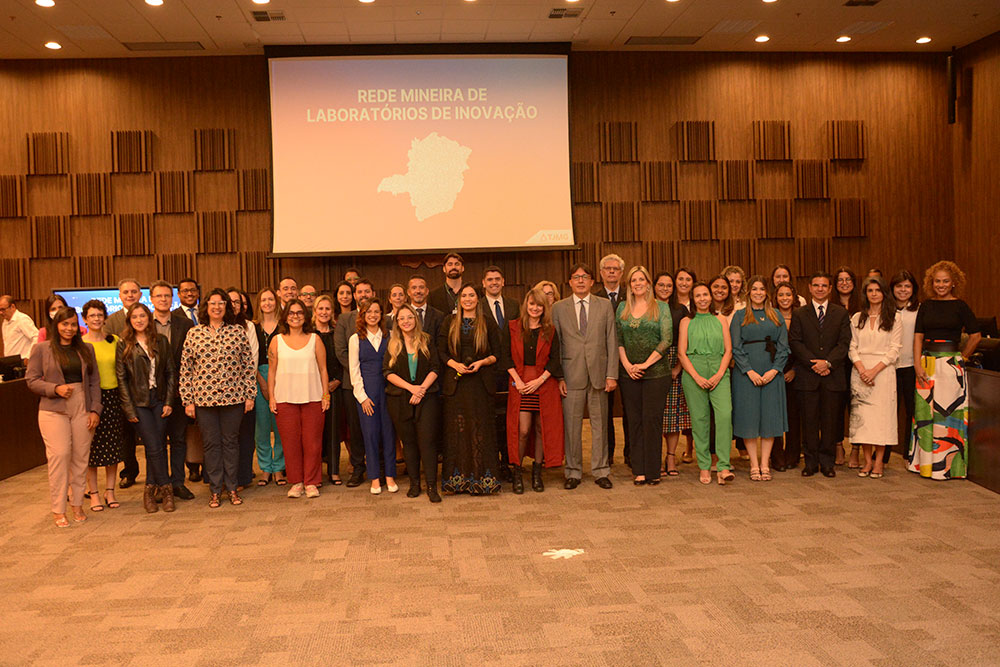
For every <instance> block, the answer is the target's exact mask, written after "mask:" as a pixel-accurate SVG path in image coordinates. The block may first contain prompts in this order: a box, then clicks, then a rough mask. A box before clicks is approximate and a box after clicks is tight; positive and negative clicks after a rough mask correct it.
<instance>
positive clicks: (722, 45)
mask: <svg viewBox="0 0 1000 667" xmlns="http://www.w3.org/2000/svg"><path fill="white" fill-rule="evenodd" d="M845 1H846V0H777V2H773V3H764V2H763V1H762V0H678V1H677V2H666V1H665V0H579V1H578V2H573V3H571V2H568V1H567V0H474V1H473V2H467V1H465V0H374V2H373V3H371V4H361V3H360V2H359V1H358V0H271V2H270V3H269V4H267V5H256V4H253V3H252V2H251V0H163V5H162V6H161V7H151V6H148V5H146V4H145V2H144V1H143V0H55V3H56V5H55V7H53V8H42V7H38V6H36V5H35V3H34V0H0V59H9V58H106V57H147V56H151V55H196V54H202V55H232V54H260V53H263V46H264V45H271V44H364V43H386V44H389V43H400V44H402V43H435V42H525V41H533V42H537V41H570V42H572V43H573V48H574V49H575V50H640V49H645V50H650V49H656V50H676V51H765V52H766V51H945V50H949V49H951V47H953V46H956V47H960V46H964V45H966V44H969V43H971V42H974V41H976V40H978V39H980V38H982V37H985V36H987V35H990V34H992V33H994V32H997V31H1000V1H998V0H880V1H879V2H878V4H876V5H875V6H873V7H863V6H862V7H846V6H844V2H845ZM554 8H566V9H571V10H572V9H579V10H580V11H581V14H580V16H579V17H576V18H558V19H553V18H549V13H550V12H551V10H552V9H554ZM255 10H256V11H260V10H267V11H272V12H273V11H281V12H283V13H284V15H285V20H284V21H274V22H268V23H260V22H257V21H255V20H254V19H253V18H252V16H251V12H252V11H255ZM760 34H767V35H769V36H770V38H771V39H770V41H769V42H767V43H766V44H757V43H755V42H754V37H756V36H757V35H760ZM842 34H848V35H851V36H852V37H853V39H852V41H850V42H849V43H847V44H837V43H836V42H835V41H834V40H835V38H836V37H837V36H838V35H842ZM925 35H926V36H930V37H931V38H932V39H933V41H932V42H931V43H930V44H926V45H918V44H916V43H915V41H914V40H915V39H916V38H917V37H920V36H925ZM634 36H635V37H678V36H683V37H699V38H700V39H699V40H698V42H697V43H696V44H694V45H691V46H670V47H664V46H645V47H636V46H627V45H626V41H627V40H628V39H629V38H630V37H634ZM50 40H53V41H57V42H59V43H60V44H62V46H63V48H62V49H61V50H59V51H51V50H49V49H46V48H44V46H43V45H44V43H45V42H47V41H50ZM126 42H128V43H131V42H156V43H163V42H198V43H200V44H201V45H202V46H203V47H204V48H203V49H200V50H194V51H192V50H181V51H176V50H174V51H151V52H150V51H130V50H129V49H127V48H126V47H125V46H123V43H126Z"/></svg>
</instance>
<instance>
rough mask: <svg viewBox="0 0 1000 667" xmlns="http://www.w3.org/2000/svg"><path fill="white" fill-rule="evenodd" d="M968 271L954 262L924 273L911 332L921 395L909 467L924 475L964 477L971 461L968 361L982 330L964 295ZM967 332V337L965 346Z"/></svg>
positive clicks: (938, 265) (932, 267) (917, 408)
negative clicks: (922, 296) (921, 295)
mask: <svg viewBox="0 0 1000 667" xmlns="http://www.w3.org/2000/svg"><path fill="white" fill-rule="evenodd" d="M965 282H966V281H965V274H964V273H963V272H962V270H961V269H960V268H958V265H957V264H955V263H954V262H948V261H941V262H937V263H935V264H934V265H933V266H931V267H930V268H929V269H927V272H926V273H925V274H924V292H925V293H926V294H927V296H928V297H929V298H928V299H927V300H925V301H924V302H923V303H921V304H920V310H918V311H917V321H916V324H915V326H914V333H913V358H914V360H915V361H916V362H917V363H916V364H915V366H916V368H915V370H916V375H917V394H916V404H915V406H914V416H913V442H912V444H911V446H910V456H909V459H910V460H909V469H910V471H911V472H915V473H919V474H920V476H921V477H930V478H931V479H956V478H963V477H965V476H966V472H967V470H966V469H967V466H968V462H969V451H968V447H967V442H968V428H969V409H968V408H969V395H968V384H967V380H966V378H965V363H966V361H968V359H969V356H971V355H972V353H973V352H975V350H976V346H977V345H978V344H979V340H980V339H981V338H982V334H981V333H980V332H979V322H977V321H976V316H975V314H974V313H973V312H972V309H971V308H969V305H968V304H967V303H965V301H963V300H962V299H961V298H960V297H961V296H962V293H963V292H964V290H965ZM963 331H964V332H965V333H966V334H968V340H966V341H965V344H964V345H963V344H962V333H963Z"/></svg>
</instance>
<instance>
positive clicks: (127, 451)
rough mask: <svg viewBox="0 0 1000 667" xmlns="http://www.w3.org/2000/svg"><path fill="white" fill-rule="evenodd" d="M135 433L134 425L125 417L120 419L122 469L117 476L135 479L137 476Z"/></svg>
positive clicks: (137, 463)
mask: <svg viewBox="0 0 1000 667" xmlns="http://www.w3.org/2000/svg"><path fill="white" fill-rule="evenodd" d="M135 447H136V435H135V426H134V425H133V424H132V422H130V421H128V420H127V419H124V418H123V419H122V469H121V471H120V472H119V473H118V476H119V477H121V478H122V479H125V478H126V477H127V478H129V479H135V478H136V477H138V476H139V459H137V458H136V457H135Z"/></svg>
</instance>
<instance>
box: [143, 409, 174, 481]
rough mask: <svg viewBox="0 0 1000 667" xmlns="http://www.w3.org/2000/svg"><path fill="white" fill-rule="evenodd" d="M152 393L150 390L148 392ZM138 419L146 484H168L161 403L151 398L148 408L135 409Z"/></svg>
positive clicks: (165, 425)
mask: <svg viewBox="0 0 1000 667" xmlns="http://www.w3.org/2000/svg"><path fill="white" fill-rule="evenodd" d="M150 393H152V390H150ZM135 414H136V416H137V417H139V423H138V424H136V425H135V426H136V431H137V432H138V434H139V437H140V438H142V447H143V449H144V450H145V452H146V484H155V485H156V486H163V485H164V484H170V473H169V472H168V471H167V419H165V418H163V417H162V416H161V415H162V414H163V403H162V402H161V401H159V400H157V399H156V397H155V396H154V397H152V398H151V400H150V401H149V407H148V408H142V407H136V409H135Z"/></svg>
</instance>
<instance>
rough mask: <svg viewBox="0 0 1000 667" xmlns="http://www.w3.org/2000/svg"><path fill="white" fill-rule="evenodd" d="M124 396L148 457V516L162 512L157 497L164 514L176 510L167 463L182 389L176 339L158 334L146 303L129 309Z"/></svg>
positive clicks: (121, 363)
mask: <svg viewBox="0 0 1000 667" xmlns="http://www.w3.org/2000/svg"><path fill="white" fill-rule="evenodd" d="M115 370H116V374H117V376H118V396H119V397H120V398H121V404H122V412H123V413H124V414H125V418H126V419H128V420H129V421H130V422H132V423H133V424H134V425H135V429H136V432H137V434H138V435H139V436H140V437H141V438H142V448H143V451H145V453H146V486H145V488H144V489H143V492H142V506H143V509H145V510H146V512H147V513H149V514H152V513H154V512H157V511H159V507H157V504H156V495H157V494H159V495H160V497H161V498H162V499H163V511H164V512H173V511H174V487H173V485H172V484H171V483H170V473H169V472H168V464H167V417H169V416H170V414H171V413H172V412H173V408H171V407H170V405H171V402H172V401H173V398H174V393H175V392H176V391H177V372H176V370H175V369H174V363H173V355H171V353H170V341H168V340H167V338H166V336H164V335H162V334H160V333H158V332H157V331H156V326H155V325H154V324H153V314H152V313H151V312H149V308H147V307H146V306H145V304H143V303H141V302H137V303H134V304H132V305H131V306H129V307H128V310H127V311H126V313H125V328H124V329H123V331H122V339H121V340H120V341H119V342H118V351H117V362H116V365H115Z"/></svg>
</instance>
